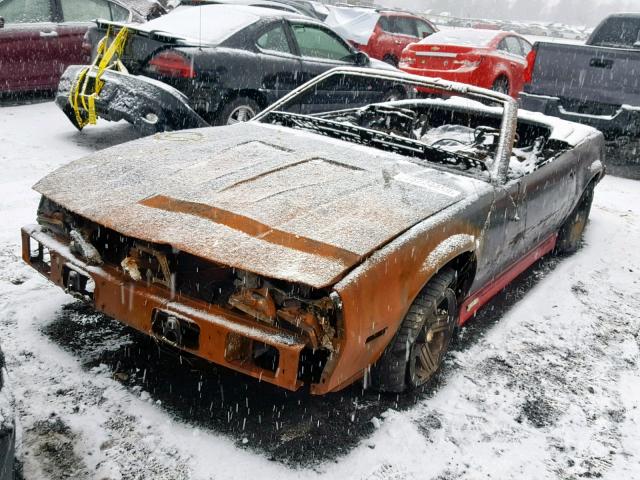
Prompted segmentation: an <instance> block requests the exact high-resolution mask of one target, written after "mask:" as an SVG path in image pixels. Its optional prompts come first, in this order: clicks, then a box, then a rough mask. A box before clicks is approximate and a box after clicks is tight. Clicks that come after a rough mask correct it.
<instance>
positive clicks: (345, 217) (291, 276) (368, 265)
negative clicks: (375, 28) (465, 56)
mask: <svg viewBox="0 0 640 480" xmlns="http://www.w3.org/2000/svg"><path fill="white" fill-rule="evenodd" d="M358 82H360V84H361V86H362V87H364V86H365V85H372V88H380V87H381V85H380V84H381V83H385V82H388V83H389V84H393V85H395V84H398V83H402V84H404V85H405V87H406V88H407V90H408V91H409V90H410V89H415V90H422V91H429V92H434V93H432V94H430V95H429V96H428V97H425V98H416V99H405V100H396V101H389V102H384V103H372V104H368V105H365V106H359V107H356V108H347V109H344V108H343V109H340V110H335V109H334V108H333V107H332V106H331V105H329V107H328V108H327V110H326V111H324V112H316V113H313V114H309V113H306V107H307V106H308V105H317V104H318V103H320V102H319V101H318V98H317V97H318V95H326V94H328V93H330V92H332V91H340V90H341V89H343V88H344V86H345V85H354V84H356V83H358ZM435 92H440V93H441V95H440V96H438V95H436V94H435ZM602 152H603V138H602V135H601V134H600V133H599V132H597V131H596V130H594V129H592V128H590V127H586V126H582V125H577V124H573V123H568V122H564V121H562V120H559V119H554V118H550V117H545V116H544V115H541V114H533V113H529V112H518V110H517V106H516V104H515V102H514V101H513V100H512V99H511V98H510V97H507V96H505V95H502V94H499V93H496V92H491V91H488V90H483V89H479V88H476V87H471V86H467V85H462V84H454V83H450V82H445V81H440V80H433V79H428V78H424V77H417V76H411V75H407V74H403V73H401V72H391V71H384V70H371V69H359V68H339V69H334V70H332V71H330V72H327V73H325V74H323V75H321V76H319V77H317V78H316V79H315V80H312V81H311V82H309V83H307V84H305V85H303V86H302V87H300V88H298V89H296V90H295V91H293V92H291V93H290V94H289V95H287V96H285V97H284V98H283V99H281V100H280V101H278V102H277V103H275V104H274V105H272V106H271V107H269V108H267V109H266V110H265V111H264V112H263V113H262V114H260V115H258V116H256V117H255V118H254V119H253V120H252V121H250V122H247V123H239V124H235V125H231V126H224V127H217V128H205V129H198V130H191V131H180V132H169V133H161V134H156V135H154V136H152V137H148V138H145V139H141V140H137V141H134V142H131V143H127V144H123V145H120V146H116V147H113V148H109V149H106V150H103V151H101V152H98V153H95V154H92V155H90V156H88V157H86V158H83V159H80V160H78V161H75V162H73V163H71V164H69V165H67V166H64V167H62V168H60V169H59V170H57V171H55V172H54V173H52V174H50V175H49V176H47V177H45V178H44V179H42V180H41V181H40V182H39V183H37V184H36V185H35V187H34V188H35V190H37V191H38V192H39V193H41V194H42V201H41V203H40V207H39V210H38V224H37V225H31V226H26V227H24V228H23V230H22V241H23V250H22V252H23V258H24V260H25V261H26V262H28V263H29V264H31V265H32V266H33V267H34V268H35V269H37V270H38V271H40V272H41V273H42V274H44V275H45V276H46V277H48V278H49V279H50V280H51V281H52V282H53V283H55V284H56V285H58V286H60V287H62V288H64V289H65V290H67V291H68V292H69V293H72V294H74V295H76V296H79V297H81V298H84V299H85V300H86V301H88V302H91V303H92V304H93V305H94V306H95V308H96V309H97V310H99V311H101V312H104V313H106V314H107V315H110V316H112V317H114V318H116V319H118V320H120V321H122V322H124V323H126V324H127V325H130V326H132V327H134V328H136V329H138V330H140V331H142V332H144V333H146V334H148V335H151V336H153V337H155V338H156V339H157V340H158V342H162V343H165V344H169V345H171V346H173V347H175V348H179V349H181V350H183V351H186V352H189V353H191V354H194V355H197V356H199V357H202V358H204V359H207V360H209V361H211V362H214V363H216V364H219V365H223V366H225V367H228V368H230V369H233V370H236V371H238V372H242V373H245V374H247V375H250V376H252V377H255V378H258V379H261V380H263V381H266V382H271V383H273V384H276V385H279V386H280V387H284V388H287V389H291V390H296V389H298V388H300V387H301V386H303V385H308V386H309V388H310V391H311V393H313V394H324V393H328V392H334V391H337V390H340V389H341V388H343V387H345V386H347V385H349V384H351V383H352V382H354V381H356V380H358V379H361V378H364V379H365V383H366V384H367V385H371V386H374V387H376V388H378V389H380V390H384V391H403V390H406V389H411V388H415V387H419V386H422V385H424V384H425V383H426V382H427V381H428V380H429V379H430V378H431V377H432V376H433V375H434V373H435V372H436V371H437V370H438V367H439V365H440V363H441V361H442V358H443V355H444V354H445V352H446V350H447V348H448V345H449V341H450V339H451V336H452V334H453V332H454V330H455V328H456V326H458V325H461V324H463V323H464V322H466V321H467V320H468V319H470V318H471V317H472V316H473V314H474V313H475V312H476V311H477V310H478V309H479V308H480V307H481V306H482V305H484V304H485V303H486V302H487V301H488V300H489V299H490V298H491V297H492V296H493V295H494V294H496V293H497V292H498V291H500V290H501V289H502V288H503V287H504V286H505V285H506V284H507V283H509V282H510V281H511V280H512V279H514V278H515V277H516V276H517V275H518V274H520V273H521V272H523V271H524V270H525V269H526V268H527V267H529V266H530V265H531V264H533V263H534V262H535V261H536V260H537V259H539V258H540V257H541V256H543V255H545V254H547V253H549V252H551V251H552V250H554V249H556V250H558V251H564V252H570V251H573V250H575V249H577V248H578V246H579V244H580V238H581V235H582V231H583V229H584V227H585V224H586V222H587V217H588V214H589V211H590V207H591V200H592V198H593V192H594V188H595V186H596V184H597V183H598V181H599V180H600V179H601V177H602V176H603V174H604V170H603V167H602Z"/></svg>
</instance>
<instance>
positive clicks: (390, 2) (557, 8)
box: [376, 0, 640, 26]
mask: <svg viewBox="0 0 640 480" xmlns="http://www.w3.org/2000/svg"><path fill="white" fill-rule="evenodd" d="M376 2H377V3H378V4H380V5H385V6H394V7H400V8H407V9H415V10H427V9H433V10H437V11H448V12H451V14H452V15H455V16H461V17H473V18H495V19H503V20H539V21H548V22H563V23H569V24H574V25H590V26H595V25H596V24H597V23H599V22H600V20H602V18H604V17H605V16H607V15H608V14H610V13H616V12H633V11H636V12H640V0H538V1H536V0H376Z"/></svg>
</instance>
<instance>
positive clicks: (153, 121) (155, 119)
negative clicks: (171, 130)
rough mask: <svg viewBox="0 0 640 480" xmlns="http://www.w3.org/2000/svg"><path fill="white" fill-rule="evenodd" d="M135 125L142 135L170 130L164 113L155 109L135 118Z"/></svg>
mask: <svg viewBox="0 0 640 480" xmlns="http://www.w3.org/2000/svg"><path fill="white" fill-rule="evenodd" d="M133 126H134V127H136V129H137V130H138V131H139V132H140V133H141V134H142V135H153V134H155V133H160V132H165V131H167V130H168V128H167V125H166V122H165V121H164V117H163V115H162V113H159V112H155V111H148V112H146V113H145V114H144V116H142V115H140V116H138V117H137V118H136V119H135V120H134V122H133Z"/></svg>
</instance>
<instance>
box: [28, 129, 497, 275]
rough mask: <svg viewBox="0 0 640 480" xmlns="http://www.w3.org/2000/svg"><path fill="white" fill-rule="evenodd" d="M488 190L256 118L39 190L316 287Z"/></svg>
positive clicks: (82, 163) (132, 232) (138, 150)
mask: <svg viewBox="0 0 640 480" xmlns="http://www.w3.org/2000/svg"><path fill="white" fill-rule="evenodd" d="M488 188H489V187H488V185H487V184H485V183H483V182H481V181H478V180H474V179H471V178H468V177H464V176H461V175H454V174H450V173H446V172H442V171H438V170H436V169H432V168H427V167H424V166H421V165H417V164H415V163H410V162H408V161H407V160H406V159H405V158H404V157H401V156H399V155H396V154H393V153H385V152H382V151H378V150H374V149H372V148H368V147H361V146H358V145H353V144H348V143H346V142H341V141H338V140H333V139H329V138H325V137H321V136H319V135H315V134H312V133H306V132H301V131H295V130H290V129H284V128H279V127H274V126H268V125H262V124H258V123H255V122H251V123H248V124H240V125H235V126H231V127H223V128H206V129H200V130H193V131H181V132H172V133H164V134H158V135H156V136H153V137H148V138H145V139H141V140H137V141H134V142H130V143H126V144H123V145H119V146H117V147H113V148H110V149H106V150H103V151H101V152H98V153H95V154H93V155H90V156H88V157H85V158H83V159H80V160H77V161H75V162H72V163H70V164H69V165H66V166H64V167H62V168H60V169H59V170H57V171H55V172H54V173H52V174H50V175H48V176H47V177H45V178H44V179H42V180H41V181H40V182H38V183H37V184H36V185H35V187H34V189H35V190H36V191H38V192H39V193H41V194H43V195H45V196H46V197H49V198H50V199H52V200H53V201H55V202H57V203H59V204H60V205H62V206H64V207H65V208H67V209H68V210H70V211H72V212H75V213H77V214H79V215H81V216H84V217H86V218H89V219H90V220H92V221H94V222H97V223H99V224H102V225H105V226H107V227H109V228H112V229H114V230H116V231H118V232H120V233H121V234H123V235H127V236H131V237H136V238H140V239H143V240H147V241H151V242H156V243H161V244H168V245H172V246H173V247H174V248H177V249H180V250H183V251H186V252H189V253H191V254H194V255H197V256H200V257H203V258H205V259H208V260H210V261H213V262H218V263H221V264H225V265H229V266H232V267H236V268H240V269H244V270H248V271H252V272H254V273H258V274H261V275H265V276H268V277H272V278H279V279H282V280H288V281H292V282H300V283H304V284H307V285H310V286H313V287H324V286H328V285H331V284H332V283H334V282H336V281H337V280H338V279H339V278H341V277H342V276H343V275H344V273H345V272H346V271H348V270H349V269H351V268H352V267H353V266H355V265H357V264H358V263H359V262H361V261H362V259H363V258H365V257H366V256H368V255H369V254H370V253H371V252H373V251H375V250H376V249H378V248H379V247H380V246H381V245H383V244H385V243H386V242H388V241H389V240H391V239H393V238H395V237H396V236H398V235H399V234H400V233H402V232H403V231H405V230H406V229H408V228H410V227H411V226H413V225H415V224H416V223H418V222H420V221H421V220H423V219H425V218H427V217H429V216H431V215H433V214H435V213H436V212H439V211H441V210H443V209H445V208H447V207H448V206H450V205H452V204H454V203H456V202H458V201H459V200H461V199H462V198H465V197H467V196H469V195H473V194H477V192H478V191H481V190H482V189H485V190H486V189H488Z"/></svg>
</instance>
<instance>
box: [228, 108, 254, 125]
mask: <svg viewBox="0 0 640 480" xmlns="http://www.w3.org/2000/svg"><path fill="white" fill-rule="evenodd" d="M255 115H256V112H254V110H253V108H251V107H249V106H248V105H240V106H239V107H236V108H235V109H234V110H233V111H232V112H231V114H230V115H229V119H228V120H227V125H233V124H235V123H240V122H248V121H249V120H251V119H252V118H253V117H255Z"/></svg>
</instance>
